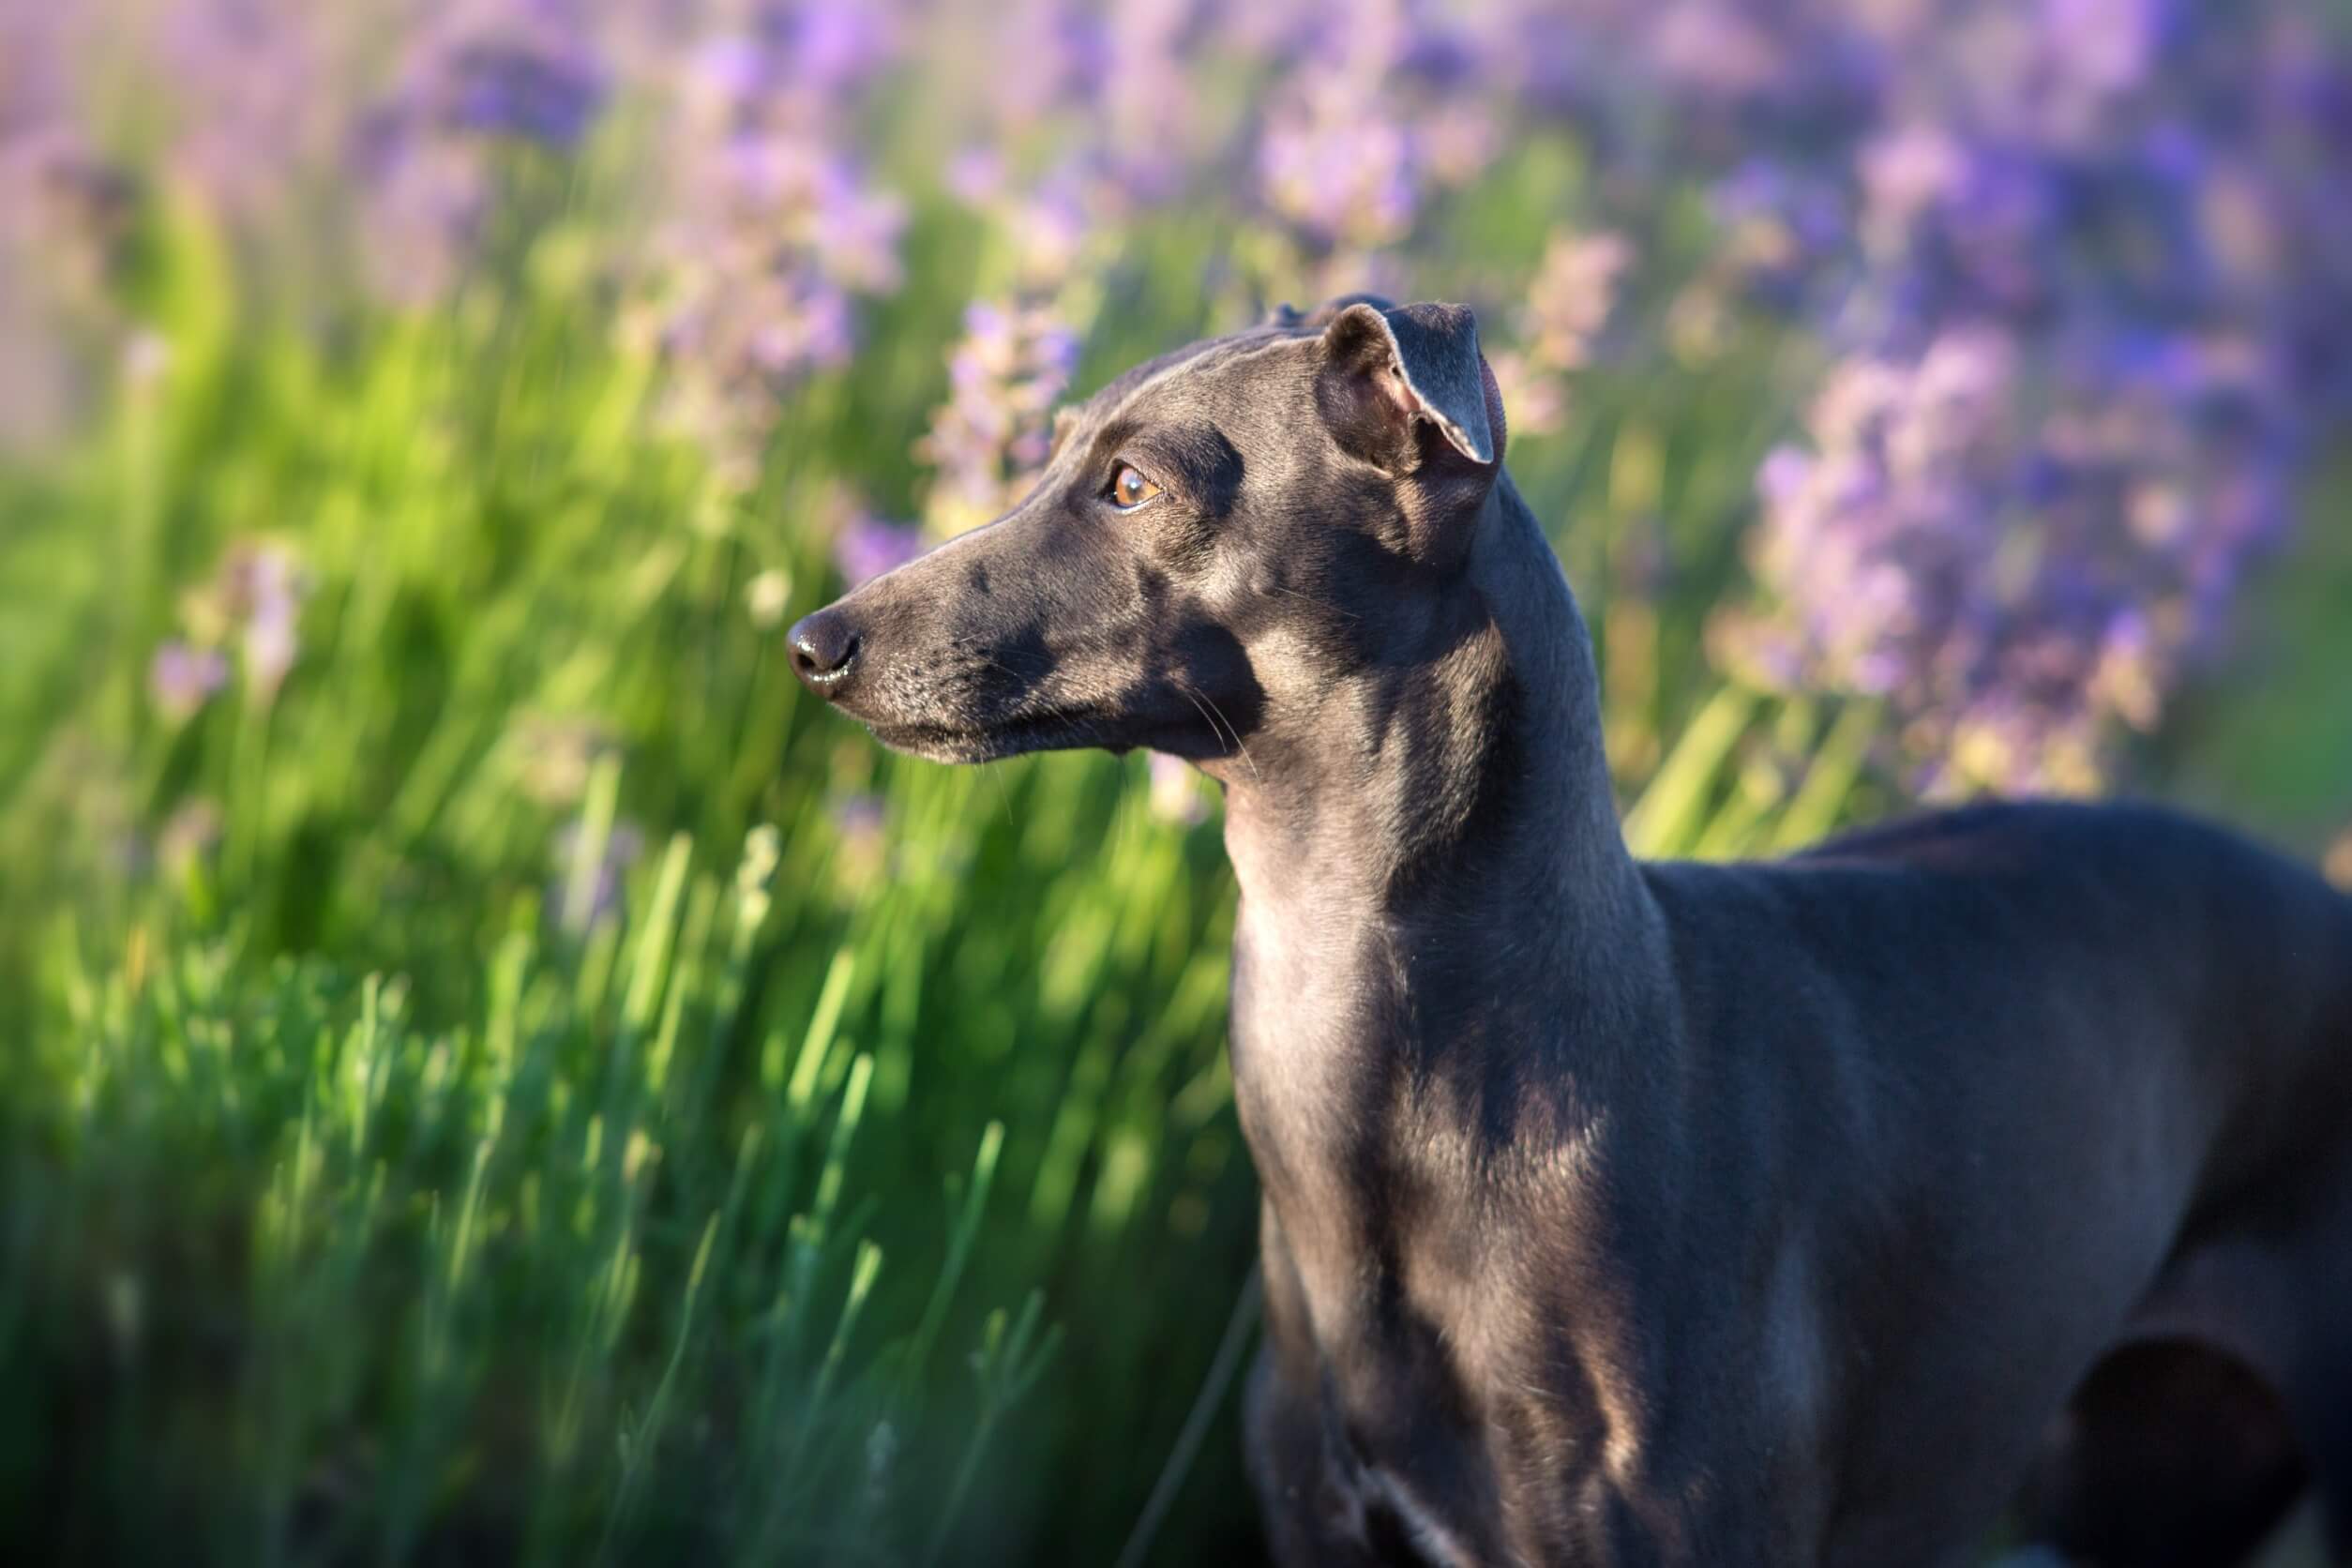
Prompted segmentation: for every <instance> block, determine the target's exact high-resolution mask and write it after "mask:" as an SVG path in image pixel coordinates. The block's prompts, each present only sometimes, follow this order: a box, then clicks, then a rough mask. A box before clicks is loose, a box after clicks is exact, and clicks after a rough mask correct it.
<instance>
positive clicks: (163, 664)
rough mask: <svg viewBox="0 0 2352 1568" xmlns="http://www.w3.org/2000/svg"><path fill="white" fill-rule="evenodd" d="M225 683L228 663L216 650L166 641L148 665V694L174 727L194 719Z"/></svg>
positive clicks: (227, 679) (227, 682)
mask: <svg viewBox="0 0 2352 1568" xmlns="http://www.w3.org/2000/svg"><path fill="white" fill-rule="evenodd" d="M228 684H229V660H228V658H227V656H224V655H223V654H222V653H221V652H220V651H219V649H217V648H198V647H194V646H191V645H190V644H188V643H186V642H180V641H171V642H166V643H164V644H163V645H162V646H161V647H159V648H158V649H157V650H156V651H155V658H154V659H153V660H152V661H151V662H150V663H149V664H148V666H147V691H148V693H149V695H150V696H152V697H153V698H154V700H155V705H156V707H157V709H158V711H159V712H160V713H161V714H162V715H163V716H164V717H165V718H167V719H169V720H170V721H171V722H173V723H174V724H182V723H185V722H187V721H188V719H190V718H192V717H194V716H195V715H196V712H197V710H198V709H200V708H202V707H203V706H204V704H205V703H206V702H209V701H212V699H213V697H214V695H215V694H216V693H218V692H219V691H220V690H221V688H223V687H224V686H227V685H228Z"/></svg>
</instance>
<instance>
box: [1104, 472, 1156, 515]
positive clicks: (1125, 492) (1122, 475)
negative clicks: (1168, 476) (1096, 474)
mask: <svg viewBox="0 0 2352 1568" xmlns="http://www.w3.org/2000/svg"><path fill="white" fill-rule="evenodd" d="M1159 493H1160V487H1159V486H1157V485H1155V484H1153V483H1152V481H1151V480H1149V479H1147V478H1145V477H1144V476H1143V475H1142V472H1141V471H1140V470H1139V469H1138V468H1136V466H1135V465H1134V464H1132V463H1121V464H1120V465H1119V466H1118V467H1117V468H1116V469H1114V470H1113V471H1112V473H1111V475H1110V504H1111V505H1114V506H1116V507H1118V508H1119V509H1120V510H1121V511H1123V512H1132V511H1134V510H1135V509H1136V508H1137V507H1138V506H1140V505H1143V504H1144V503H1145V502H1146V501H1149V500H1151V499H1152V497H1153V496H1155V495H1157V494H1159Z"/></svg>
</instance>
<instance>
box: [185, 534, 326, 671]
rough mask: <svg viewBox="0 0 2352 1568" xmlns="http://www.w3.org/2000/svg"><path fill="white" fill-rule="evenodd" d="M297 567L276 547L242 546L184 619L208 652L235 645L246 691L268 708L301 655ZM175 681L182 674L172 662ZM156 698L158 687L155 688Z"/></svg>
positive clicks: (301, 591)
mask: <svg viewBox="0 0 2352 1568" xmlns="http://www.w3.org/2000/svg"><path fill="white" fill-rule="evenodd" d="M307 592H308V584H307V583H306V581H305V580H304V578H303V574H302V569H301V566H300V565H299V564H298V563H297V562H296V561H295V559H294V556H293V555H292V554H290V553H289V552H288V551H287V550H285V549H283V548H282V547H280V546H278V545H275V544H269V543H264V542H261V541H256V540H245V541H242V542H240V543H238V544H236V545H234V546H233V547H231V549H230V550H229V553H228V554H227V555H226V556H225V557H223V558H222V560H221V563H220V566H219V570H218V571H217V572H215V573H214V576H213V580H212V581H211V582H210V583H209V584H208V585H206V586H205V587H204V588H203V589H201V590H199V591H198V592H197V593H195V594H194V595H192V596H190V597H189V599H188V604H187V607H186V615H185V619H186V620H187V621H188V624H189V626H190V627H191V629H192V630H193V631H194V633H195V636H196V640H197V641H199V642H201V643H203V644H205V645H208V646H219V645H224V644H226V643H227V642H229V641H233V640H234V641H235V642H236V643H237V645H238V648H239V652H240V654H241V655H242V662H243V664H244V668H245V680H246V686H247V687H248V689H249V691H250V692H251V693H252V695H253V696H254V697H255V698H256V699H257V700H259V701H263V702H268V701H271V700H272V699H274V698H275V697H276V696H277V694H278V688H279V686H281V685H283V684H284V682H285V679H286V675H287V672H288V671H291V670H292V669H293V668H294V660H295V658H296V656H298V655H299V653H300V649H301V642H300V638H299V635H298V633H299V629H300V621H301V614H302V599H303V596H304V595H305V594H306V593H307ZM174 664H175V668H174V671H173V674H174V675H180V674H184V673H185V672H186V671H184V670H181V669H180V668H178V667H177V661H176V659H175V661H174ZM160 690H161V687H160V686H158V693H159V692H160Z"/></svg>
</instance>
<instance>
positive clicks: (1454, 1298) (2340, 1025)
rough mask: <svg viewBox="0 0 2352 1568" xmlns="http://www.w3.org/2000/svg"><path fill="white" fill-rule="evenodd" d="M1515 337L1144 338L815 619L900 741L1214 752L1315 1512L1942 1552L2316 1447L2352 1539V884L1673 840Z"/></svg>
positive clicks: (1889, 849) (2139, 1559)
mask: <svg viewBox="0 0 2352 1568" xmlns="http://www.w3.org/2000/svg"><path fill="white" fill-rule="evenodd" d="M1482 370H1483V363H1482V362H1481V361H1480V360H1479V359H1478V355H1477V350H1476V342H1475V337H1474V334H1473V333H1472V331H1471V329H1470V325H1469V323H1468V317H1467V312H1458V311H1453V310H1450V309H1447V308H1438V307H1410V308H1407V309H1402V310H1392V309H1383V308H1380V307H1377V306H1375V305H1371V304H1367V303H1362V302H1358V303H1353V304H1343V305H1342V306H1339V307H1334V308H1333V309H1330V310H1327V311H1326V312H1324V313H1323V314H1321V315H1319V316H1318V317H1317V318H1315V319H1313V320H1310V321H1302V320H1300V319H1299V318H1297V317H1295V316H1291V315H1289V314H1288V313H1286V314H1285V315H1284V316H1283V317H1282V318H1280V319H1278V320H1277V321H1276V322H1275V323H1274V324H1270V325H1269V326H1267V327H1265V328H1261V329H1259V331H1257V332H1255V333H1251V334H1245V335H1244V336H1243V337H1242V338H1239V339H1227V340H1224V341H1221V342H1219V343H1215V344H1210V345H1203V346H1201V347H1199V348H1197V349H1195V350H1193V351H1189V352H1188V353H1187V354H1184V355H1180V356H1173V357H1171V358H1170V359H1169V360H1166V361H1162V362H1159V363H1157V364H1155V365H1153V366H1149V367H1146V368H1145V369H1144V370H1142V371H1139V372H1137V373H1136V374H1134V375H1131V376H1129V377H1127V378H1124V379H1123V380H1122V381H1121V382H1119V383H1117V384H1113V385H1112V386H1111V387H1109V388H1108V389H1106V390H1105V391H1104V392H1103V393H1102V394H1100V395H1099V396H1098V397H1097V398H1096V399H1095V400H1093V402H1092V403H1091V404H1090V405H1088V407H1087V409H1086V410H1085V411H1083V412H1082V413H1081V414H1080V415H1078V418H1077V419H1076V420H1075V421H1074V422H1073V423H1072V425H1071V427H1070V429H1069V430H1067V431H1065V432H1064V436H1063V439H1062V440H1061V441H1060V442H1059V443H1058V445H1057V449H1056V454H1055V457H1054V460H1053V461H1052V463H1051V464H1050V465H1049V467H1048V472H1047V475H1046V476H1045V479H1044V480H1043V481H1042V482H1041V484H1040V486H1039V487H1038V490H1037V491H1036V492H1035V493H1034V494H1033V496H1032V497H1031V498H1030V499H1029V500H1028V501H1026V502H1024V503H1023V505H1021V507H1019V508H1018V509H1017V510H1016V511H1015V512H1014V513H1013V514H1012V515H1011V516H1010V517H1008V518H1007V519H1005V520H1003V521H1001V522H1000V523H998V524H996V525H994V526H993V527H992V528H990V529H988V530H984V531H982V532H981V533H980V534H977V535H971V536H969V539H968V541H958V542H957V544H955V545H952V546H950V547H947V548H945V549H942V550H939V551H935V552H934V553H933V554H932V555H930V556H927V557H926V558H924V560H922V561H919V562H917V563H915V564H914V565H912V566H909V567H905V568H902V569H901V570H900V571H899V572H897V573H894V574H891V575H890V576H889V577H885V578H883V579H880V580H877V581H876V582H875V583H873V584H869V585H868V586H867V587H866V588H863V589H861V590H859V592H858V593H857V594H854V595H852V596H850V597H849V598H848V599H846V600H845V601H843V603H842V604H841V605H840V606H838V607H836V608H835V609H832V610H828V611H823V612H822V613H821V614H820V615H819V616H815V617H811V618H810V620H809V621H807V622H804V623H803V624H802V626H799V627H796V628H795V630H794V634H793V641H794V647H795V651H796V658H797V659H798V661H799V664H800V666H801V668H802V671H803V673H804V678H805V679H807V680H808V681H809V683H810V685H811V686H813V687H815V688H816V689H819V690H820V691H822V692H823V693H824V694H825V695H827V696H828V697H830V698H832V699H833V700H835V701H838V702H840V703H841V704H842V705H843V706H845V707H847V708H849V709H850V710H851V711H852V712H854V713H856V714H857V715H858V716H860V717H862V718H865V719H866V720H867V722H868V723H869V724H872V725H873V726H874V728H875V730H876V732H877V733H878V734H880V735H882V737H883V738H884V739H885V740H889V741H891V742H892V743H893V744H897V745H900V746H905V747H907V748H909V749H914V750H919V751H923V752H925V753H926V754H929V755H935V756H942V757H947V758H955V759H959V760H969V759H973V758H978V757H985V756H990V755H1002V754H1005V753H1007V752H1010V751H1015V750H1025V749H1033V748H1035V747H1037V746H1054V745H1073V744H1101V745H1113V746H1125V745H1152V746H1159V747H1161V748H1162V749H1168V750H1173V751H1177V752H1179V753H1180V754H1184V755H1189V756H1191V757H1193V758H1195V759H1196V760H1197V761H1199V762H1200V764H1201V765H1202V766H1203V767H1204V768H1205V769H1207V770H1208V771H1210V772H1212V773H1213V774H1214V775H1215V776H1218V777H1219V778H1220V779H1221V780H1222V781H1223V782H1224V783H1225V785H1226V787H1227V826H1226V840H1227V844H1228V847H1229V851H1230V853H1231V855H1232V859H1233V863H1234V867H1235V869H1236V872H1237V874H1238V877H1239V880H1240V882H1241V890H1242V900H1241V911H1240V920H1239V927H1238V931H1237V935H1236V941H1235V954H1234V958H1235V963H1234V980H1233V1044H1232V1052H1233V1078H1234V1089H1235V1096H1236V1099H1237V1101H1238V1104H1239V1108H1240V1112H1241V1116H1242V1122H1243V1126H1244V1131H1245V1133H1246V1134H1247V1136H1248V1139H1249V1143H1250V1147H1251V1150H1252V1153H1253V1154H1254V1156H1255V1158H1256V1161H1257V1164H1258V1168H1259V1176H1260V1178H1261V1181H1262V1183H1263V1186H1264V1194H1265V1196H1264V1210H1263V1261H1264V1269H1265V1280H1266V1291H1267V1298H1266V1299H1267V1308H1268V1323H1269V1331H1270V1332H1269V1337H1268V1344H1267V1347H1266V1349H1265V1351H1264V1353H1263V1356H1262V1357H1261V1361H1260V1364H1259V1368H1258V1371H1257V1373H1256V1375H1255V1377H1254V1379H1253V1382H1252V1386H1251V1392H1250V1411H1249V1422H1248V1425H1249V1432H1250V1444H1251V1451H1252V1468H1253V1471H1254V1473H1255V1474H1256V1475H1257V1477H1258V1479H1259V1485H1260V1488H1261V1492H1262V1494H1263V1498H1264V1501H1265V1504H1266V1509H1267V1513H1268V1517H1269V1522H1270V1526H1271V1529H1272V1531H1273V1534H1274V1542H1275V1546H1276V1553H1277V1556H1278V1557H1279V1558H1280V1559H1281V1560H1283V1561H1285V1562H1287V1563H1322V1562H1335V1563H1344V1562H1350V1561H1357V1562H1376V1561H1404V1562H1412V1561H1425V1562H1434V1563H1465V1564H1466V1563H1473V1562H1476V1563H1486V1562H1496V1563H1506V1562H1524V1563H1539V1562H1540V1563H1577V1564H1616V1563H1667V1562H1675V1563H1740V1564H1743V1563H1771V1564H1792V1565H1793V1564H1841V1565H1847V1564H1850V1565H1855V1568H1886V1565H1902V1564H1912V1563H1920V1564H1943V1563H1952V1562H1959V1561H1963V1560H1966V1555H1967V1553H1968V1551H1969V1550H1971V1549H1972V1548H1973V1547H1974V1546H1976V1545H1979V1544H1981V1542H1982V1541H1983V1536H1984V1533H1985V1530H1986V1529H1987V1526H1988V1524H1989V1523H1990V1522H1991V1521H1992V1520H1993V1519H1994V1518H1995V1517H1997V1516H1998V1514H1999V1512H2000V1510H2001V1508H2002V1506H2003V1504H2004V1502H2005V1501H2007V1500H2009V1499H2010V1498H2011V1497H2012V1495H2013V1494H2014V1493H2016V1492H2017V1491H2018V1489H2019V1487H2020V1485H2021V1484H2022V1485H2024V1486H2025V1488H2026V1521H2025V1522H2026V1526H2027V1530H2026V1534H2027V1536H2028V1538H2029V1539H2038V1540H2043V1541H2046V1542H2049V1543H2050V1544H2052V1545H2056V1546H2058V1547H2060V1548H2062V1549H2063V1550H2065V1551H2068V1552H2070V1553H2074V1554H2079V1555H2080V1556H2081V1557H2082V1559H2083V1560H2087V1561H2096V1562H2115V1563H2171V1562H2178V1563H2184V1564H2186V1563H2221V1562H2228V1561H2233V1560H2238V1559H2239V1557H2242V1556H2243V1555H2244V1553H2245V1552H2246V1551H2248V1550H2250V1549H2251V1548H2252V1546H2253V1545H2254V1544H2255V1543H2256V1542H2258V1540H2259V1539H2260V1538H2261V1536H2262V1534H2263V1533H2264V1532H2265V1531H2266V1530H2268V1529H2269V1526H2270V1525H2272V1524H2273V1523H2275V1521H2276V1520H2277V1518H2278V1516H2279V1515H2281V1514H2282V1513H2283V1512H2284V1509H2285V1508H2286V1507H2287V1506H2288V1504H2289V1503H2290V1502H2291V1501H2292V1500H2294V1498H2295V1497H2296V1496H2297V1495H2298V1494H2299V1492H2300V1491H2301V1490H2302V1489H2303V1487H2304V1485H2305V1484H2306V1483H2307V1482H2309V1481H2314V1480H2315V1481H2316V1483H2317V1485H2318V1488H2319V1490H2320V1492H2321V1494H2322V1497H2323V1499H2324V1500H2325V1501H2326V1503H2327V1505H2328V1507H2329V1510H2330V1522H2331V1528H2332V1529H2333V1530H2335V1531H2336V1532H2337V1537H2338V1540H2337V1545H2336V1550H2337V1551H2338V1553H2339V1554H2345V1555H2343V1556H2342V1557H2341V1559H2340V1560H2346V1561H2352V900H2346V899H2344V897H2341V896H2339V895H2338V894H2336V893H2335V892H2333V891H2332V890H2330V889H2329V888H2328V887H2327V886H2326V885H2325V884H2324V883H2323V882H2320V881H2319V880H2318V879H2317V878H2316V877H2314V876H2313V875H2312V874H2310V873H2309V872H2307V871H2305V870H2302V869H2301V868H2299V867H2295V866H2292V865H2290V864H2288V863H2286V862H2284V861H2281V860H2278V859H2275V858H2273V857H2271V856H2269V855H2268V854H2266V853H2264V852H2260V851H2257V850H2254V849H2253V848H2251V847H2248V846H2246V845H2244V844H2242V843H2240V842H2239V841H2238V840H2236V839H2234V838H2232V837H2228V836H2227V835H2224V834H2223V833H2221V832H2219V831H2217V830H2214V829H2210V828H2207V827H2204V826H2201V825H2198V824H2195V823H2194V822H2188V821H2186V820H2183V819H2179V818H2177V817H2173V816H2169V815H2165V814H2163V813H2159V812H2154V811H2147V810H2131V809H2123V808H2116V807H2106V808H2094V807H2059V806H2042V807H1983V808H1976V809H1971V810H1968V811H1964V812H1959V813H1954V814H1950V815H1946V816H1941V817H1933V818H1927V819H1923V820H1921V821H1919V822H1913V823H1909V824H1906V825H1900V826H1896V827H1892V828H1888V829H1883V830H1879V831H1877V832H1872V833H1866V834H1862V835H1858V836H1855V837H1848V838H1847V839H1844V840H1841V841H1838V842H1836V843H1833V844H1831V845H1828V846H1825V847H1824V848H1822V849H1820V850H1817V851H1816V852H1812V853H1810V854H1808V855H1804V856H1802V857H1799V858H1798V859H1796V860H1793V861H1790V862H1787V863H1786V864H1782V865H1775V866H1748V867H1701V866H1685V865H1647V866H1646V865H1641V864H1638V863H1636V861H1634V860H1633V859H1632V858H1631V857H1630V856H1629V855H1628V854H1627V852H1626V851H1625V849H1624V846H1623V842H1622V839H1621V836H1620V834H1619V831H1618V828H1617V823H1616V821H1615V817H1614V813H1613V809H1612V807H1611V802H1610V794H1609V789H1608V780H1607V776H1606V770H1605V767H1604V764H1603V761H1602V750H1601V735H1600V727H1599V720H1598V714H1597V695H1596V687H1595V683H1594V680H1593V671H1592V668H1591V653H1590V648H1589V643H1588V641H1587V639H1586V637H1585V634H1584V630H1583V627H1582V625H1581V623H1580V622H1579V620H1578V618H1577V615H1576V608H1575V604H1574V601H1573V599H1572V597H1571V596H1570V594H1569V592H1568V588H1567V585H1566V583H1565V582H1564V580H1562V579H1561V577H1560V570H1559V566H1558V564H1557V562H1556V560H1555V559H1554V557H1553V556H1552V554H1551V551H1550V550H1549V547H1548V546H1547V545H1546V543H1545V540H1544V537H1543V535H1542V533H1541V531H1540V530H1539V529H1538V527H1537V526H1536V523H1535V521H1534V520H1533V518H1532V517H1531V516H1530V514H1529V512H1528V510H1527V508H1526V507H1525V506H1524V505H1522V504H1521V503H1520V501H1519V499H1518V497H1517V494H1516V492H1515V490H1514V489H1513V487H1512V486H1511V484H1510V481H1509V479H1508V478H1507V476H1505V475H1503V474H1502V472H1501V447H1502V415H1501V409H1500V400H1499V399H1498V398H1497V396H1496V394H1495V391H1494V386H1493V382H1492V378H1491V376H1483V375H1482V373H1481V372H1482ZM1147 464H1148V465H1149V466H1146V465H1147ZM1131 474H1132V475H1135V478H1134V479H1131V478H1130V477H1129V475H1131ZM1136 480H1140V483H1138V482H1136ZM1146 491H1148V492H1149V493H1145V492H1146ZM1138 496H1140V499H1139V500H1134V504H1133V505H1128V504H1127V503H1128V502H1129V501H1130V500H1131V499H1133V498H1135V497H1138ZM1163 501H1166V502H1167V503H1168V504H1167V505H1162V502H1163ZM1154 508H1156V509H1157V514H1158V515H1156V516H1155V515H1153V510H1154ZM1127 514H1134V515H1133V516H1132V517H1131V516H1129V515H1127Z"/></svg>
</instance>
